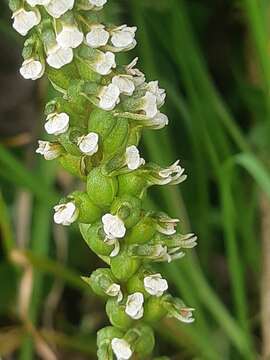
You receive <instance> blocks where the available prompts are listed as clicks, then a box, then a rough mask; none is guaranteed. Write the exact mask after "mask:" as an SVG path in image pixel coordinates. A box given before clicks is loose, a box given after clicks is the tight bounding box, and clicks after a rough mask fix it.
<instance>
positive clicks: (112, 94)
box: [99, 84, 120, 111]
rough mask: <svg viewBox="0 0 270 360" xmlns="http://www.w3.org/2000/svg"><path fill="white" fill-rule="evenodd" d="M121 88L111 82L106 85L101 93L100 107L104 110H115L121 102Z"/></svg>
mask: <svg viewBox="0 0 270 360" xmlns="http://www.w3.org/2000/svg"><path fill="white" fill-rule="evenodd" d="M119 95H120V90H119V88H118V87H117V86H115V85H113V84H110V85H108V86H104V88H103V89H102V91H101V93H100V94H99V99H100V101H99V107H100V108H101V109H103V110H107V111H110V110H113V109H114V108H115V106H116V105H117V104H118V103H119V101H120V99H119Z"/></svg>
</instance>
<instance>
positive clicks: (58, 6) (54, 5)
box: [46, 0, 74, 19]
mask: <svg viewBox="0 0 270 360" xmlns="http://www.w3.org/2000/svg"><path fill="white" fill-rule="evenodd" d="M73 6H74V0H50V2H49V4H48V5H47V6H46V10H47V11H48V13H49V14H50V15H51V16H52V17H54V18H56V19H58V18H59V17H60V16H62V15H63V14H65V13H66V12H67V11H68V10H71V9H72V8H73Z"/></svg>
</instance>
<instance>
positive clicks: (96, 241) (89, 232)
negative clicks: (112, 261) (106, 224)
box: [79, 221, 115, 256]
mask: <svg viewBox="0 0 270 360" xmlns="http://www.w3.org/2000/svg"><path fill="white" fill-rule="evenodd" d="M79 226H80V231H81V234H82V236H83V238H84V240H85V241H86V243H87V245H88V246H89V247H90V249H91V250H92V251H94V253H96V254H97V255H102V256H110V254H111V253H112V252H113V251H114V249H115V242H110V243H109V242H106V241H105V238H106V235H105V233H104V231H103V226H102V224H101V222H99V221H98V222H97V223H95V224H93V225H88V224H80V225H79Z"/></svg>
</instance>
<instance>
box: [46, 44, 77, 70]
mask: <svg viewBox="0 0 270 360" xmlns="http://www.w3.org/2000/svg"><path fill="white" fill-rule="evenodd" d="M72 60H73V51H72V49H71V48H66V49H64V48H62V47H61V46H59V44H56V45H55V46H53V47H52V48H50V49H49V50H48V56H47V63H48V64H49V65H50V66H51V67H53V68H55V69H60V68H61V67H63V66H65V65H67V64H69V63H71V62H72Z"/></svg>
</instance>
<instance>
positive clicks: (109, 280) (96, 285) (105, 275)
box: [89, 269, 115, 297]
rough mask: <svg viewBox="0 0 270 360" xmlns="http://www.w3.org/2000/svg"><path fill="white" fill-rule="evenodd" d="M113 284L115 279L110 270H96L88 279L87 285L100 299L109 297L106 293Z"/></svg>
mask: <svg viewBox="0 0 270 360" xmlns="http://www.w3.org/2000/svg"><path fill="white" fill-rule="evenodd" d="M113 283H115V279H114V277H113V275H112V272H111V270H110V269H97V270H95V271H94V272H93V273H92V274H91V276H90V278H89V284H90V286H91V288H92V289H93V291H94V293H95V294H97V295H99V296H102V297H108V296H109V295H108V293H107V291H108V289H109V288H110V286H111V285H112V284H113Z"/></svg>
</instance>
